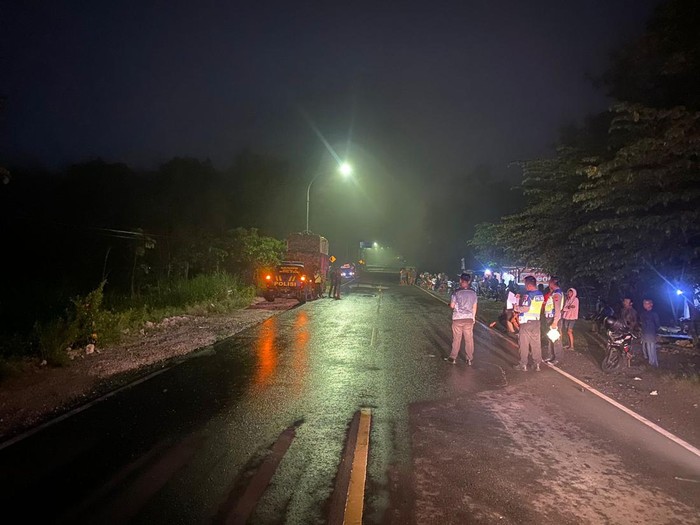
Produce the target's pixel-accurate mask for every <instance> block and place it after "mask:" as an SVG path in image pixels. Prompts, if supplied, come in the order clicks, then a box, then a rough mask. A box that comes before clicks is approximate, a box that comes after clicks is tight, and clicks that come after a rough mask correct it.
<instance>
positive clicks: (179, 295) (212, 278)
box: [0, 228, 284, 379]
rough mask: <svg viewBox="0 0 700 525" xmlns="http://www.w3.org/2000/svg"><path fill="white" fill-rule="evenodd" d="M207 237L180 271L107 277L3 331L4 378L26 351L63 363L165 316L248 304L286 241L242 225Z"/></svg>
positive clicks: (0, 359)
mask: <svg viewBox="0 0 700 525" xmlns="http://www.w3.org/2000/svg"><path fill="white" fill-rule="evenodd" d="M207 243H208V247H207V248H206V250H203V251H204V253H202V251H197V250H195V249H192V250H191V251H190V256H191V258H192V260H193V261H196V262H198V263H199V265H197V264H192V265H191V266H190V265H189V264H187V265H185V268H186V270H185V271H184V272H181V273H180V274H179V275H173V273H171V274H170V275H167V274H165V275H163V274H161V275H154V276H153V277H152V278H150V279H144V278H139V279H135V278H133V276H132V278H131V279H130V281H129V288H128V291H127V290H125V289H124V288H122V289H121V290H120V289H119V288H117V287H111V288H110V286H109V281H108V280H107V279H104V280H102V281H101V282H100V283H99V285H98V286H97V287H96V288H94V289H93V290H91V291H89V292H88V293H87V294H85V295H76V296H75V297H73V298H71V299H70V300H69V301H67V303H66V304H65V306H64V309H63V311H62V312H61V313H59V314H55V315H51V316H49V317H48V318H47V319H45V320H37V321H35V322H34V325H33V327H32V329H31V330H30V331H28V332H26V333H15V334H13V335H12V336H10V337H5V338H4V339H3V340H2V345H0V350H1V351H2V353H1V354H0V379H2V377H4V376H9V375H14V374H16V373H19V372H21V371H22V369H23V364H22V363H23V362H25V363H26V359H27V358H33V359H38V360H39V361H40V362H41V364H44V365H49V366H63V365H66V364H67V363H68V362H69V355H70V351H71V350H74V349H80V350H81V351H86V352H93V351H99V348H100V347H102V346H104V345H108V344H114V343H118V342H119V341H120V340H121V339H122V338H123V337H125V336H127V337H128V336H131V335H134V334H138V333H139V331H140V330H142V329H143V327H144V326H148V325H149V324H151V323H152V324H156V323H158V322H159V321H161V320H162V319H165V318H167V317H172V316H179V315H196V316H206V315H212V314H225V313H229V312H231V311H233V310H236V309H240V308H245V307H247V306H248V305H250V304H251V302H252V300H253V298H254V296H255V295H256V294H257V280H258V274H259V273H260V272H261V271H262V270H263V269H264V268H268V267H270V266H272V265H274V264H276V263H277V262H278V261H279V259H280V257H281V255H282V253H283V248H284V243H283V242H282V241H279V240H277V239H274V238H271V237H265V236H260V235H259V234H258V232H257V230H254V229H251V230H246V229H243V228H237V229H234V230H231V231H229V232H227V233H226V234H224V235H223V236H221V237H219V238H213V237H212V238H209V239H207ZM135 252H136V255H135V258H136V259H137V260H141V261H143V260H146V256H147V255H148V254H147V252H146V249H145V248H144V249H143V251H135ZM232 270H234V271H236V273H233V271H232ZM195 272H199V273H196V274H195ZM193 274H194V275H193Z"/></svg>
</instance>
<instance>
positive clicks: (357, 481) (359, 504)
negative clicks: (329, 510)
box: [343, 408, 372, 525]
mask: <svg viewBox="0 0 700 525" xmlns="http://www.w3.org/2000/svg"><path fill="white" fill-rule="evenodd" d="M371 421H372V410H371V409H369V408H363V409H361V410H360V425H359V428H358V430H357V445H356V446H355V455H354V457H353V460H352V472H351V474H350V486H349V487H348V497H347V499H346V500H345V515H344V517H343V524H344V525H361V524H362V511H363V507H364V500H365V480H366V479H367V456H368V452H369V429H370V423H371Z"/></svg>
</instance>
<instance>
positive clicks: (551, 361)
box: [547, 359, 559, 365]
mask: <svg viewBox="0 0 700 525" xmlns="http://www.w3.org/2000/svg"><path fill="white" fill-rule="evenodd" d="M547 362H548V363H549V364H550V365H558V364H559V360H558V359H548V360H547Z"/></svg>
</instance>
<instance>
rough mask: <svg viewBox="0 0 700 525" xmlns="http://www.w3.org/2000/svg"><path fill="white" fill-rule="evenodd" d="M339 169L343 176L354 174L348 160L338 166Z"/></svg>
mask: <svg viewBox="0 0 700 525" xmlns="http://www.w3.org/2000/svg"><path fill="white" fill-rule="evenodd" d="M338 171H340V174H341V175H342V176H343V177H347V176H349V175H352V166H350V164H348V163H347V162H343V163H342V164H341V165H340V167H339V168H338Z"/></svg>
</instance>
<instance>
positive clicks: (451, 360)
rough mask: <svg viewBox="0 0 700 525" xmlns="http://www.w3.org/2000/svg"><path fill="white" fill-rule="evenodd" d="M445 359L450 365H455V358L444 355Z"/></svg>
mask: <svg viewBox="0 0 700 525" xmlns="http://www.w3.org/2000/svg"><path fill="white" fill-rule="evenodd" d="M445 361H447V362H448V363H450V364H451V365H456V364H457V360H456V359H452V358H451V357H446V358H445Z"/></svg>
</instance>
